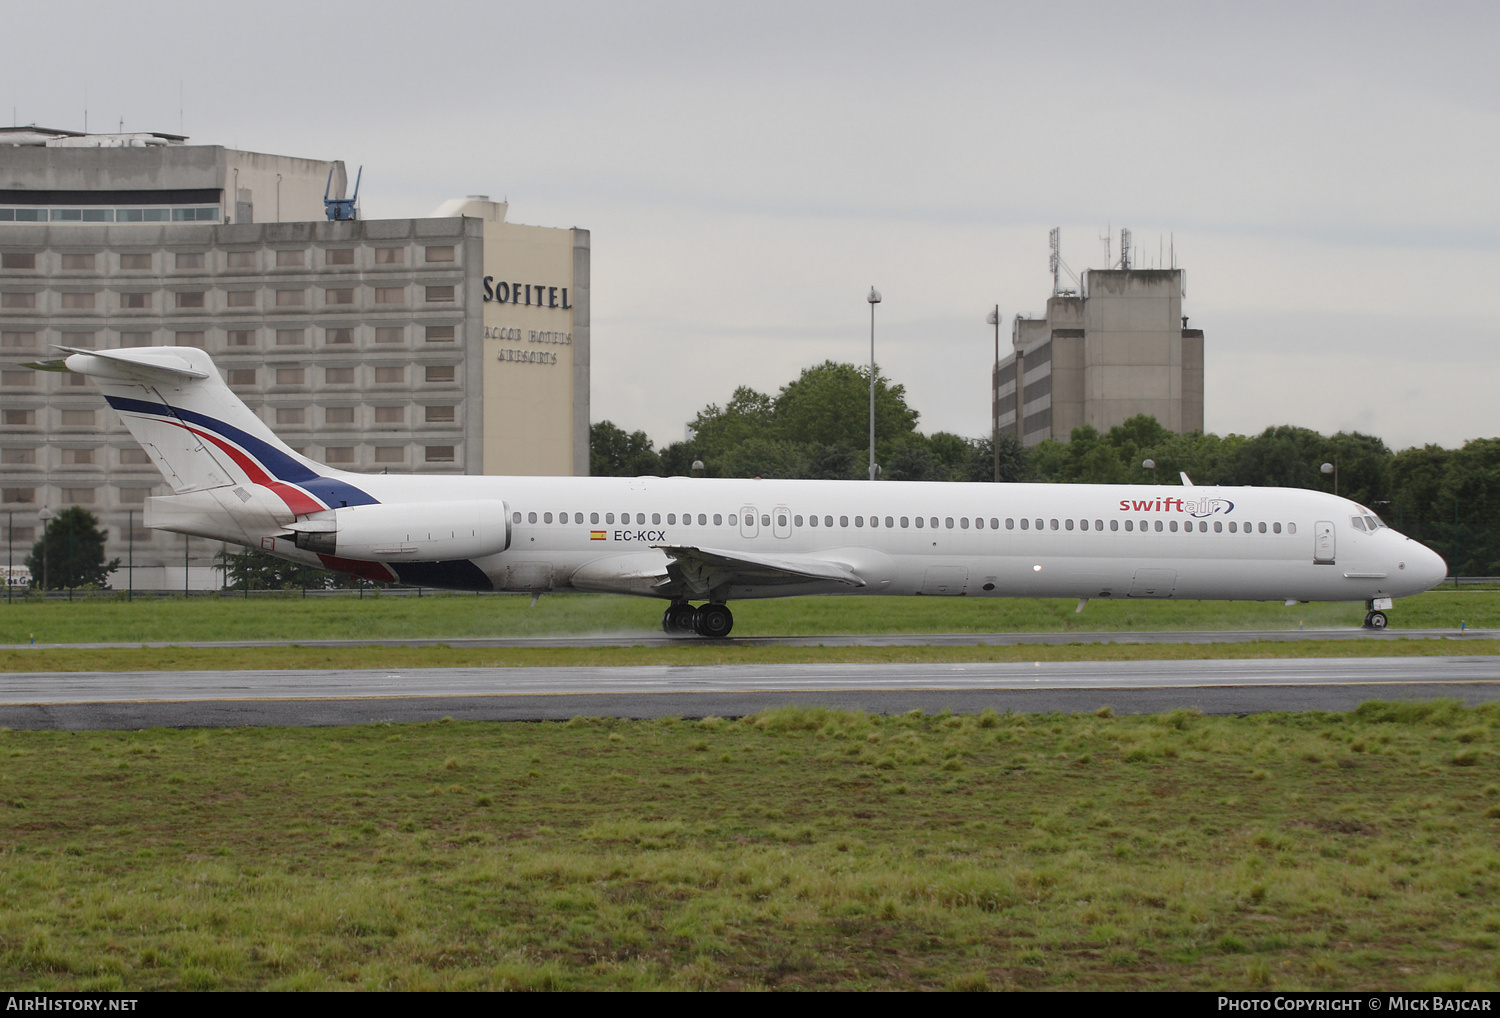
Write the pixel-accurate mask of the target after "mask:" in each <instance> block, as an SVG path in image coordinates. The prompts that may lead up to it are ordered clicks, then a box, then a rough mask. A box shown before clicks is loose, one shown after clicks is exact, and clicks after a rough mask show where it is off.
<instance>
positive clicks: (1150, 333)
mask: <svg viewBox="0 0 1500 1018" xmlns="http://www.w3.org/2000/svg"><path fill="white" fill-rule="evenodd" d="M1182 296H1183V272H1182V270H1181V269H1090V270H1088V271H1086V272H1085V273H1084V274H1083V295H1082V296H1075V295H1072V294H1063V295H1060V296H1054V297H1052V298H1051V299H1050V300H1048V301H1047V316H1046V317H1045V318H1023V317H1020V316H1017V317H1016V320H1015V323H1014V325H1013V327H1012V332H1011V345H1012V350H1011V352H1010V353H1009V354H1008V355H1007V356H1005V357H1003V358H998V359H997V360H996V362H995V369H994V375H993V383H992V387H991V392H992V397H993V398H992V422H993V430H994V435H995V437H996V438H997V439H998V438H999V437H1000V435H1002V434H1005V433H1011V434H1015V435H1017V436H1018V437H1019V438H1020V439H1021V441H1022V442H1023V444H1025V445H1028V446H1030V445H1035V444H1036V443H1037V442H1040V441H1041V440H1042V439H1044V438H1056V439H1060V440H1062V441H1064V442H1066V441H1067V440H1068V439H1069V437H1070V436H1071V435H1072V432H1073V429H1074V428H1077V427H1080V426H1082V425H1085V424H1088V425H1092V426H1093V427H1094V428H1096V429H1098V430H1099V431H1101V432H1104V431H1108V430H1109V429H1110V428H1112V427H1114V426H1115V425H1117V424H1121V423H1123V422H1124V421H1126V420H1128V419H1129V418H1131V417H1134V416H1136V415H1137V414H1149V415H1150V416H1152V417H1155V418H1156V419H1157V421H1158V422H1160V423H1161V425H1162V426H1163V427H1165V428H1167V429H1168V430H1171V431H1176V432H1179V433H1187V432H1190V431H1201V430H1202V428H1203V331H1202V330H1201V329H1189V328H1187V319H1186V318H1185V317H1183V315H1182ZM997 354H998V352H997Z"/></svg>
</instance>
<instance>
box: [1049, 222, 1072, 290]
mask: <svg viewBox="0 0 1500 1018" xmlns="http://www.w3.org/2000/svg"><path fill="white" fill-rule="evenodd" d="M1047 243H1048V246H1049V247H1050V248H1051V255H1050V256H1049V257H1048V259H1047V267H1048V268H1049V269H1051V270H1052V296H1054V297H1076V296H1077V295H1078V290H1077V286H1078V275H1077V273H1075V272H1074V271H1073V270H1072V269H1070V268H1068V263H1067V262H1065V261H1063V260H1062V228H1061V227H1058V226H1054V227H1053V228H1052V232H1051V233H1049V234H1048V235H1047ZM1064 272H1066V273H1067V274H1068V278H1070V279H1072V280H1073V286H1074V289H1072V290H1064V289H1063V286H1062V274H1063V273H1064Z"/></svg>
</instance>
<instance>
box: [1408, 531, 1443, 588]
mask: <svg viewBox="0 0 1500 1018" xmlns="http://www.w3.org/2000/svg"><path fill="white" fill-rule="evenodd" d="M1412 545H1413V547H1412V548H1411V549H1410V550H1408V551H1407V552H1406V571H1407V572H1408V573H1410V574H1411V577H1412V579H1413V580H1415V581H1417V582H1418V583H1419V584H1421V588H1420V589H1422V590H1431V589H1432V588H1433V587H1436V586H1437V585H1438V584H1439V583H1442V582H1443V580H1444V579H1445V578H1446V577H1447V576H1448V563H1446V562H1444V561H1443V556H1441V555H1439V554H1438V553H1437V552H1435V551H1433V550H1432V549H1431V548H1429V547H1427V546H1426V545H1424V544H1420V543H1418V542H1416V541H1413V542H1412Z"/></svg>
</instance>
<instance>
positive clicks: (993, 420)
mask: <svg viewBox="0 0 1500 1018" xmlns="http://www.w3.org/2000/svg"><path fill="white" fill-rule="evenodd" d="M985 321H986V322H988V323H989V324H991V325H993V326H994V327H995V367H994V369H993V370H991V371H990V446H991V451H992V452H993V453H994V460H995V462H994V464H993V467H994V474H993V479H994V480H995V481H997V482H998V481H999V480H1000V398H999V395H998V394H999V391H1000V388H999V381H1000V305H999V304H996V305H995V310H993V311H991V312H990V313H989V317H988V318H986V319H985ZM1020 412H1021V404H1020V402H1019V401H1018V402H1017V403H1016V413H1017V414H1020Z"/></svg>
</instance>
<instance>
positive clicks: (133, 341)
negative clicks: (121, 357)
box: [120, 332, 151, 347]
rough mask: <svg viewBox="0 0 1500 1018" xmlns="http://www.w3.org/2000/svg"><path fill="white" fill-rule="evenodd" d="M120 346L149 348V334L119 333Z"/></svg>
mask: <svg viewBox="0 0 1500 1018" xmlns="http://www.w3.org/2000/svg"><path fill="white" fill-rule="evenodd" d="M120 345H121V346H123V347H130V346H150V345H151V333H149V332H122V333H120Z"/></svg>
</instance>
